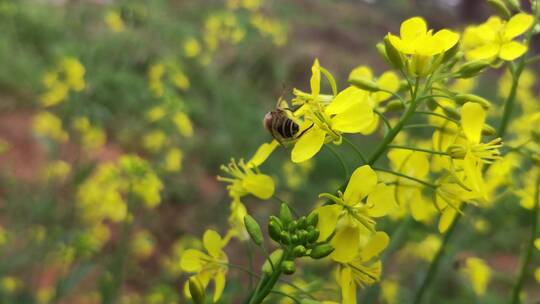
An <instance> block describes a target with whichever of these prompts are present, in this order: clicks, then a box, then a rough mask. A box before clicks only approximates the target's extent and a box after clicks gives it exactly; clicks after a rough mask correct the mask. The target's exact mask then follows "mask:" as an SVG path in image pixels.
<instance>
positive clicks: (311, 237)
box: [307, 229, 320, 243]
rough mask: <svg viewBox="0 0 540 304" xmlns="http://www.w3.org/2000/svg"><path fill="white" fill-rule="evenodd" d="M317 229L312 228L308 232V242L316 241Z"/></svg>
mask: <svg viewBox="0 0 540 304" xmlns="http://www.w3.org/2000/svg"><path fill="white" fill-rule="evenodd" d="M319 234H320V232H319V229H313V230H311V231H309V232H308V237H307V241H308V242H309V243H314V242H316V241H317V239H319Z"/></svg>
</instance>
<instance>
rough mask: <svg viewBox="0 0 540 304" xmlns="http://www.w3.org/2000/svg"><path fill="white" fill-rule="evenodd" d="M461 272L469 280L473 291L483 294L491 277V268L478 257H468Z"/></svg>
mask: <svg viewBox="0 0 540 304" xmlns="http://www.w3.org/2000/svg"><path fill="white" fill-rule="evenodd" d="M461 271H462V273H463V274H464V275H465V276H466V277H467V279H468V280H469V281H470V282H471V285H472V288H473V291H474V293H475V294H476V295H477V296H483V295H484V294H485V293H486V288H487V286H488V284H489V281H490V279H491V268H489V266H488V265H487V264H486V262H485V261H483V260H482V259H479V258H474V257H469V258H467V259H466V260H465V267H464V268H462V270H461Z"/></svg>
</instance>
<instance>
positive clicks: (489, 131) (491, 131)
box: [482, 124, 497, 136]
mask: <svg viewBox="0 0 540 304" xmlns="http://www.w3.org/2000/svg"><path fill="white" fill-rule="evenodd" d="M495 134H497V130H495V128H494V127H492V126H490V125H488V124H484V125H483V126H482V135H487V136H491V135H495Z"/></svg>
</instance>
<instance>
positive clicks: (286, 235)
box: [279, 231, 291, 245]
mask: <svg viewBox="0 0 540 304" xmlns="http://www.w3.org/2000/svg"><path fill="white" fill-rule="evenodd" d="M279 239H280V240H281V243H283V244H285V245H289V244H290V243H291V236H290V235H289V233H288V232H285V231H281V233H280V235H279Z"/></svg>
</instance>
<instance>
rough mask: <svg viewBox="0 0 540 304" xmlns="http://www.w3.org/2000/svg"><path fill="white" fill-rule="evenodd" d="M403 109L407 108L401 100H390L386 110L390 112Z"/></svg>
mask: <svg viewBox="0 0 540 304" xmlns="http://www.w3.org/2000/svg"><path fill="white" fill-rule="evenodd" d="M403 109H405V106H404V105H403V103H402V102H401V101H400V100H390V101H389V102H388V103H387V104H386V111H388V112H390V111H401V110H403Z"/></svg>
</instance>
